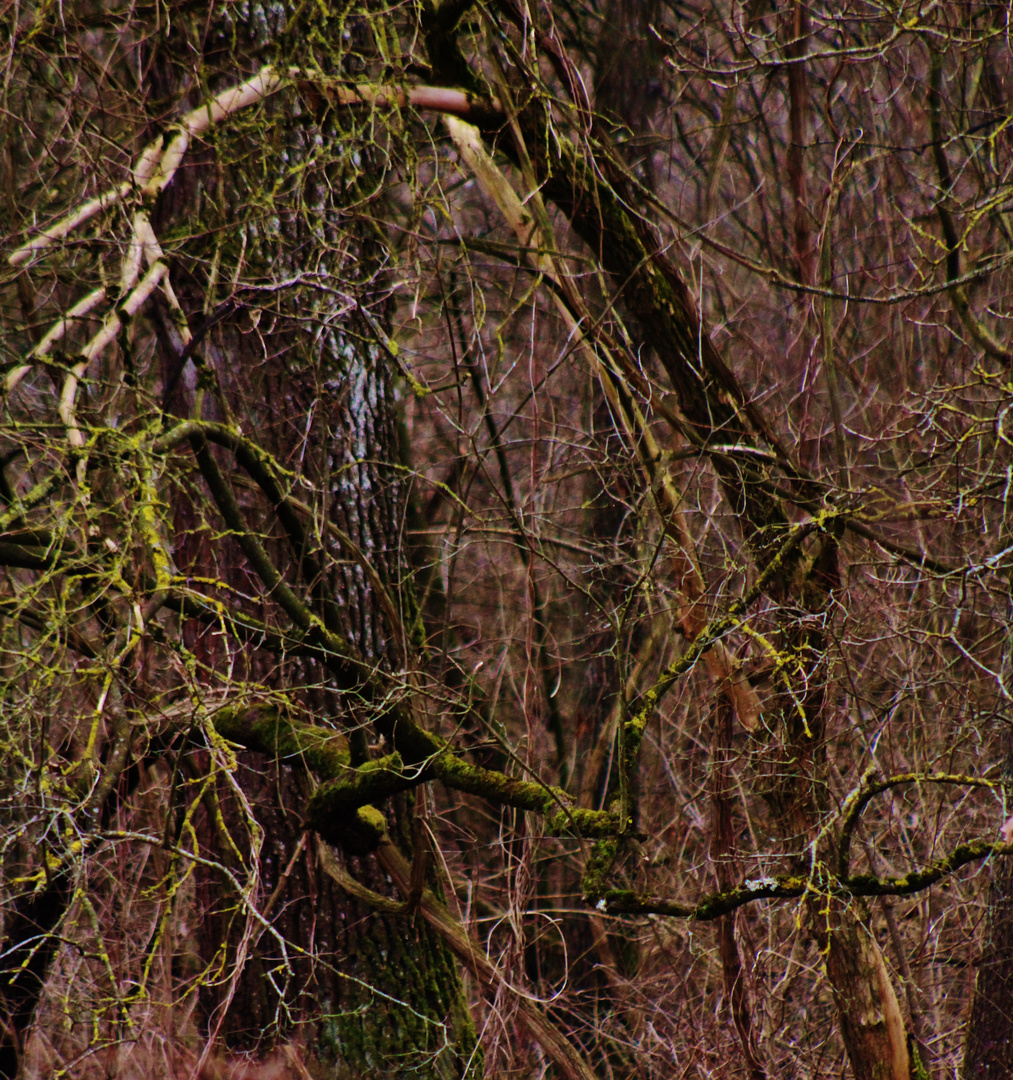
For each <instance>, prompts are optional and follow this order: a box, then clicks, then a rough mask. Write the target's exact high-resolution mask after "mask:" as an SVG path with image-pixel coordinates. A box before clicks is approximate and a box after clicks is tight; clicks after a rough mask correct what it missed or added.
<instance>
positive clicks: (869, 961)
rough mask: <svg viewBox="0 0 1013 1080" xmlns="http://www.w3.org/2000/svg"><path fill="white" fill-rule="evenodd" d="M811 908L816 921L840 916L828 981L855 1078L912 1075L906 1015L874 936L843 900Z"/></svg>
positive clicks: (899, 1079)
mask: <svg viewBox="0 0 1013 1080" xmlns="http://www.w3.org/2000/svg"><path fill="white" fill-rule="evenodd" d="M826 906H829V908H830V911H829V912H827V911H826ZM810 909H811V910H810V918H811V920H812V921H813V923H817V922H818V921H819V920H826V919H835V920H837V921H838V925H837V926H836V927H834V929H833V930H832V931H831V932H830V934H829V940H828V942H827V944H826V946H825V949H826V971H827V981H828V982H829V983H830V989H831V992H832V993H833V997H834V1002H835V1004H836V1005H837V1012H838V1016H839V1017H840V1022H841V1036H842V1037H843V1039H844V1045H845V1048H846V1049H847V1051H848V1058H849V1060H850V1061H851V1068H852V1069H853V1071H854V1075H855V1080H910V1074H911V1060H910V1056H909V1054H908V1047H907V1036H906V1034H905V1030H904V1017H903V1015H902V1014H901V1011H900V1005H899V1004H898V1002H897V995H896V994H895V993H894V990H893V983H892V980H891V979H890V973H889V971H887V968H886V962H885V961H884V959H883V954H882V953H881V952H880V950H879V946H878V945H877V944H876V941H875V939H874V938H873V937H872V935H871V934H870V933H869V931H868V930H867V929H866V927H865V926H864V925H862V923H861V921H860V920H859V919H858V918H857V917H856V915H855V913H854V912H852V911H851V910H850V908H849V907H847V906H844V905H842V904H841V902H840V901H837V900H834V901H831V900H830V899H829V898H825V899H824V900H822V901H821V902H820V904H819V906H818V907H817V905H816V903H813V904H811V905H810Z"/></svg>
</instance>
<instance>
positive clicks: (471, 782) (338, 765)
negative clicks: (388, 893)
mask: <svg viewBox="0 0 1013 1080" xmlns="http://www.w3.org/2000/svg"><path fill="white" fill-rule="evenodd" d="M214 723H215V728H216V729H217V730H218V732H219V733H220V734H221V735H223V736H224V737H225V738H227V739H229V740H230V741H231V742H235V743H238V744H239V745H241V746H245V747H246V748H247V749H250V750H255V751H257V752H259V753H263V754H270V755H272V756H275V757H278V758H279V759H280V760H287V761H290V762H295V761H297V760H298V761H301V762H302V763H303V764H304V765H305V766H306V767H308V768H310V769H312V770H313V771H314V772H315V773H317V775H318V776H319V777H320V779H321V780H322V781H323V782H322V783H321V785H320V788H319V789H318V790H317V792H316V793H315V794H314V796H313V798H312V799H311V800H310V803H309V806H308V807H307V823H308V824H309V826H310V827H311V828H312V829H314V831H316V832H319V833H320V834H321V835H322V836H323V837H324V838H325V839H327V840H330V841H331V842H339V841H340V840H341V838H342V837H343V835H344V831H345V823H346V822H347V821H348V819H349V818H350V817H351V816H352V815H353V814H354V813H355V812H356V811H358V810H359V809H361V808H362V807H364V806H367V805H370V804H373V803H377V802H382V801H383V800H385V799H387V798H390V797H391V796H392V795H396V794H399V793H400V792H403V791H406V790H408V789H409V788H412V787H415V786H418V785H419V784H423V783H426V782H427V781H429V780H439V781H440V782H441V783H442V784H444V785H445V786H446V787H448V788H452V789H453V790H455V791H464V792H467V793H469V794H471V795H478V796H480V797H481V798H483V799H486V800H487V801H488V802H491V803H494V804H497V805H500V806H512V807H514V808H515V809H518V810H527V811H530V812H532V813H537V814H540V815H541V816H542V817H543V818H544V819H545V828H546V831H547V832H548V833H550V834H553V835H571V836H572V835H577V836H585V837H602V836H611V835H614V834H615V833H617V832H618V831H619V819H618V817H617V816H616V815H615V814H612V813H609V812H608V811H605V810H588V809H584V808H581V807H576V806H574V805H573V799H572V797H571V796H570V795H569V794H568V793H567V792H565V791H564V790H563V789H562V788H558V787H551V786H549V785H546V784H541V783H538V782H537V781H534V780H523V779H520V778H518V777H514V776H507V775H506V774H505V773H502V772H497V771H496V770H494V769H484V768H482V767H481V766H478V765H469V764H468V763H467V762H466V761H464V760H463V759H462V758H461V757H460V756H459V755H458V754H456V753H455V752H454V751H453V749H452V748H451V747H450V745H449V744H448V743H446V742H444V740H442V739H440V738H439V737H438V736H436V735H432V734H430V733H429V732H426V731H424V730H423V729H422V728H420V727H418V726H417V725H414V724H411V722H410V721H408V720H405V719H404V718H403V717H399V719H398V721H397V722H396V723H394V724H393V725H392V728H391V734H392V736H393V740H392V741H394V745H395V752H394V753H392V754H389V755H387V756H386V757H385V758H382V759H380V760H377V761H372V762H368V763H367V764H366V765H364V766H361V767H359V768H352V766H351V759H350V757H349V756H348V754H347V740H344V737H343V736H336V735H335V733H334V732H333V731H331V730H329V729H327V728H322V727H318V726H315V725H312V724H303V723H298V722H296V721H293V720H291V719H289V718H287V717H285V716H283V715H282V714H281V713H280V712H279V711H278V710H276V709H267V710H251V709H239V708H231V707H230V708H225V709H221V710H219V712H218V713H216V715H215V717H214ZM399 742H400V744H401V745H400V746H399V745H398V743H399ZM421 747H428V750H429V753H428V754H419V753H418V751H419V749H420V748H421ZM406 749H407V750H408V751H409V753H408V754H407V755H406V754H405V750H406ZM406 757H407V759H408V760H407V761H406Z"/></svg>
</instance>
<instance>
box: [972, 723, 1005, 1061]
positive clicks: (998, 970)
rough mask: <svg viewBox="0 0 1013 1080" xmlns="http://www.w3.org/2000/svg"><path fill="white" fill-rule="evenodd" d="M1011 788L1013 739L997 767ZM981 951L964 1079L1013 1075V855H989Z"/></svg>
mask: <svg viewBox="0 0 1013 1080" xmlns="http://www.w3.org/2000/svg"><path fill="white" fill-rule="evenodd" d="M1003 773H1004V776H1003V779H1004V781H1005V784H1006V790H1007V791H1010V790H1013V740H1008V741H1007V750H1006V760H1005V762H1004V765H1003ZM991 870H992V877H991V880H990V882H989V886H988V908H987V910H986V913H985V926H984V931H983V934H982V943H981V954H980V956H979V958H978V967H977V972H976V973H975V978H974V998H973V999H972V1002H971V1016H970V1019H969V1020H968V1023H967V1041H966V1043H965V1045H964V1066H963V1077H964V1080H1005V1078H1006V1077H1009V1076H1013V859H1009V858H1006V859H993V860H992V862H991Z"/></svg>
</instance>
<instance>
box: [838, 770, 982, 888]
mask: <svg viewBox="0 0 1013 1080" xmlns="http://www.w3.org/2000/svg"><path fill="white" fill-rule="evenodd" d="M869 779H870V774H869V773H866V775H865V776H863V777H862V780H861V782H860V783H859V785H858V787H857V788H855V790H854V791H852V792H851V793H850V794H849V795H848V797H847V798H846V799H845V800H844V808H843V809H844V813H843V825H842V826H841V835H840V840H839V841H838V849H837V876H838V877H839V878H840V879H841V880H846V879H848V864H849V862H850V861H851V839H852V837H853V836H854V832H855V829H856V828H857V826H858V822H859V819H860V818H861V816H862V811H863V810H864V809H865V808H866V806H868V805H869V803H870V801H871V800H872V799H874V798H875V797H876V796H877V795H881V794H882V793H883V792H884V791H889V790H890V788H894V787H899V786H900V785H901V784H959V785H961V786H963V787H987V788H995V787H998V786H999V785H998V784H996V783H995V781H993V780H985V779H983V778H982V777H980V776H964V775H961V774H958V773H915V772H912V773H897V774H896V775H895V776H888V777H886V778H884V779H882V780H876V781H873V782H872V783H868V781H869Z"/></svg>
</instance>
